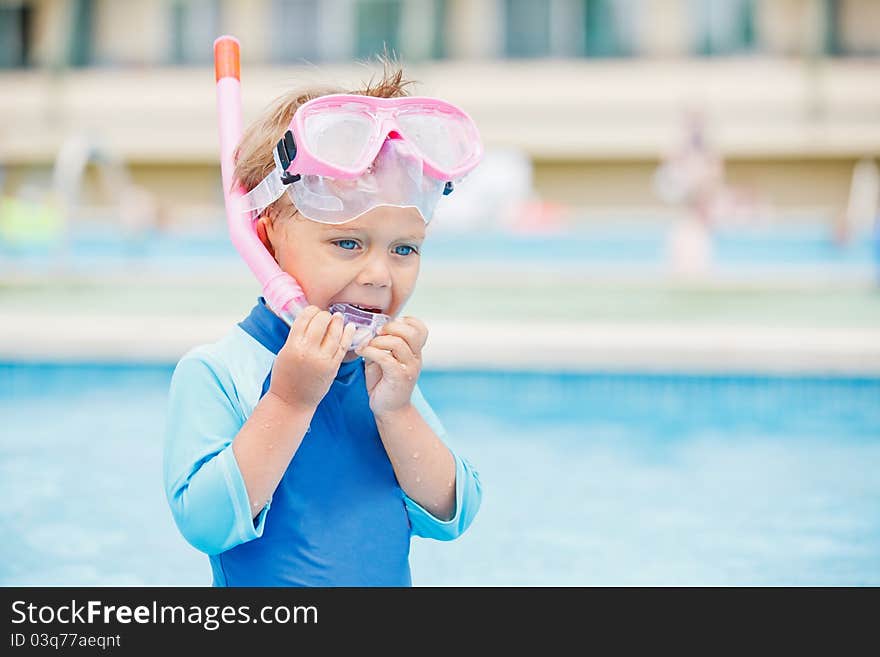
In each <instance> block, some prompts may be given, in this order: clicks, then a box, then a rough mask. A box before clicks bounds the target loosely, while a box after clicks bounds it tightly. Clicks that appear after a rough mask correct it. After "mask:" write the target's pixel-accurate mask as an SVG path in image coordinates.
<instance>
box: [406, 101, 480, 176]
mask: <svg viewBox="0 0 880 657" xmlns="http://www.w3.org/2000/svg"><path fill="white" fill-rule="evenodd" d="M397 121H398V123H399V125H400V129H401V132H403V133H404V137H406V139H407V140H409V141H411V142H412V143H413V144H415V145H416V147H417V148H418V149H419V151H420V152H421V153H422V154H423V155H424V156H425V157H426V158H428V159H429V160H431V161H432V162H433V163H434V164H435V165H437V166H438V167H439V168H441V169H447V170H451V169H456V168H458V167H459V166H461V165H462V164H464V163H465V162H466V161H467V160H468V159H469V158H470V157H471V156H472V155H473V151H474V143H475V140H474V137H473V136H472V135H471V134H470V130H469V129H468V122H467V121H466V120H465V119H464V117H458V116H455V115H453V114H444V113H441V112H437V111H436V110H429V109H424V110H422V109H418V110H406V111H403V112H401V113H400V114H399V115H398V117H397Z"/></svg>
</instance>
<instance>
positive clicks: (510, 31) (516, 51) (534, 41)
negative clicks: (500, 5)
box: [504, 0, 550, 57]
mask: <svg viewBox="0 0 880 657" xmlns="http://www.w3.org/2000/svg"><path fill="white" fill-rule="evenodd" d="M504 34H505V44H504V51H505V54H506V55H507V56H508V57H544V56H547V55H549V54H550V0H505V2H504Z"/></svg>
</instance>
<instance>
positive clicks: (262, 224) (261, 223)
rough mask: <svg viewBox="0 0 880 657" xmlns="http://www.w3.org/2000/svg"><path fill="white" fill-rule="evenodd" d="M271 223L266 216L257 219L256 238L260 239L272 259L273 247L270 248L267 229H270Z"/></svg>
mask: <svg viewBox="0 0 880 657" xmlns="http://www.w3.org/2000/svg"><path fill="white" fill-rule="evenodd" d="M271 223H272V218H271V217H269V216H268V215H266V214H264V215H262V216H261V217H260V218H259V219H257V237H259V238H260V241H261V242H262V243H263V246H265V247H266V250H267V251H268V252H269V254H270V255H271V256H272V257H273V258H274V257H275V247H273V246H272V241H271V240H270V239H269V229H270V228H271Z"/></svg>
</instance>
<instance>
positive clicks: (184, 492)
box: [164, 67, 481, 586]
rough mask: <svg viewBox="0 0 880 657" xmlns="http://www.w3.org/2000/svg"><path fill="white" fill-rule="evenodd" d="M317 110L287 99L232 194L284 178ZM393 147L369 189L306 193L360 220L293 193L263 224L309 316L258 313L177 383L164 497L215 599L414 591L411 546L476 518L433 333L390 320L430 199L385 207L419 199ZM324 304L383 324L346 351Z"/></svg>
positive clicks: (241, 158)
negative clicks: (300, 114)
mask: <svg viewBox="0 0 880 657" xmlns="http://www.w3.org/2000/svg"><path fill="white" fill-rule="evenodd" d="M408 84H410V83H409V82H407V81H405V80H404V79H403V75H402V71H400V70H397V71H396V72H394V73H389V71H388V69H387V67H386V72H385V75H384V77H383V79H382V80H381V81H380V82H379V83H378V84H376V85H373V84H368V85H366V86H365V88H363V89H360V90H358V91H354V92H349V93H355V94H359V95H363V96H373V97H379V98H402V97H405V96H407V93H406V91H405V87H406V86H407V85H408ZM327 93H330V92H328V90H313V91H310V92H307V93H302V94H292V95H288V96H286V97H283V98H281V99H279V100H278V101H276V103H275V105H274V106H273V107H270V108H268V110H267V111H266V112H265V113H264V114H263V116H262V117H261V118H260V119H258V120H257V121H256V122H254V123H253V124H252V125H251V126H250V127H249V128H248V129H247V130H246V131H245V134H244V136H243V138H242V140H241V143H240V144H239V147H238V150H237V152H236V167H235V178H236V180H238V181H239V182H240V183H241V185H242V186H243V187H244V188H245V189H246V190H253V189H254V188H255V187H257V186H258V185H259V184H260V183H261V181H264V180H265V179H266V178H267V176H268V175H270V174H271V173H272V172H273V170H275V168H276V167H277V166H279V165H278V163H277V158H275V159H273V150H274V149H275V145H276V144H277V143H278V141H279V139H281V138H282V137H283V136H284V134H285V130H286V129H287V126H288V124H290V122H291V119H292V117H293V115H294V113H295V112H296V110H297V109H298V108H300V107H301V106H302V105H303V104H304V103H306V102H307V101H309V100H311V99H314V98H317V97H324V96H325V95H326V94H327ZM332 93H342V92H336V91H334V92H332ZM319 118H320V117H319ZM332 129H336V130H343V129H344V126H343V128H339V127H337V128H332ZM330 137H334V138H337V137H336V136H334V135H330ZM384 137H385V135H383V138H384ZM391 137H392V139H390V140H389V139H386V140H385V144H384V145H383V147H382V151H381V152H380V154H379V155H378V156H377V157H376V159H375V161H374V163H373V165H371V166H370V168H369V170H367V171H366V172H365V173H364V174H363V175H362V179H359V180H358V181H354V182H353V181H341V184H340V185H339V186H337V187H334V186H333V185H334V184H335V183H333V181H328V180H326V179H320V180H318V178H320V177H317V176H314V177H312V178H313V180H311V182H312V183H315V184H316V185H323V187H322V188H321V189H323V190H324V192H322V193H326V194H327V195H328V196H327V198H331V197H332V198H331V200H332V199H333V198H336V197H339V198H341V199H342V200H343V201H344V204H348V203H351V202H352V198H354V197H349V196H345V194H347V193H348V192H347V191H345V190H349V191H351V188H352V185H355V186H356V187H357V189H358V190H359V191H358V194H359V195H358V196H357V197H356V198H357V199H358V200H359V201H360V202H361V206H358V208H359V209H364V208H366V209H367V211H366V212H361V213H360V214H358V215H357V216H356V217H354V218H352V219H348V220H346V221H339V220H338V218H337V220H335V221H334V222H333V223H327V222H326V218H325V217H322V216H321V208H322V207H331V206H333V204H332V203H331V204H330V206H327V205H326V204H324V205H322V203H321V202H315V203H312V200H313V197H312V196H309V194H314V193H315V189H317V188H316V187H314V186H313V187H312V188H309V189H306V190H305V191H303V190H304V189H305V188H303V187H302V186H301V184H300V185H290V187H291V188H294V187H295V188H296V189H297V190H299V191H298V192H297V193H298V194H299V196H296V195H295V194H292V195H288V194H282V195H281V197H280V198H278V200H276V201H274V202H272V203H271V204H270V205H269V206H268V207H266V208H265V209H264V210H262V213H261V215H260V217H259V219H258V223H257V232H258V234H259V236H260V239H261V241H262V242H263V244H264V245H265V247H266V249H268V250H269V252H270V253H271V254H272V256H273V257H274V258H275V260H276V261H277V262H278V264H279V265H280V267H281V269H283V270H284V271H285V272H287V273H289V274H291V275H292V276H293V277H294V278H295V279H296V281H297V282H298V283H299V284H300V286H301V287H302V289H303V291H304V292H305V295H306V297H307V298H308V300H309V303H310V304H311V305H310V306H308V307H307V308H306V309H305V310H303V311H302V312H300V313H299V314H298V315H297V317H296V319H295V320H294V321H293V323H292V325H289V324H288V323H286V322H285V321H284V320H282V318H281V317H279V316H278V315H276V314H275V313H274V312H273V311H272V310H271V309H270V308H269V307H268V306H267V305H266V303H265V300H264V299H263V298H260V299H259V300H258V302H257V304H256V305H255V306H254V308H253V310H252V311H251V312H250V315H249V316H248V317H246V318H245V319H244V320H243V321H242V322H241V323H239V324H238V325H237V326H235V327H234V328H233V329H232V330H231V331H230V333H229V334H228V335H227V336H226V337H224V338H223V339H221V340H219V341H218V342H216V343H213V344H208V345H202V346H199V347H197V348H195V349H193V350H191V351H190V352H188V353H187V354H186V355H185V356H183V358H182V359H181V360H180V362H179V363H178V364H177V367H176V368H175V370H174V374H173V377H172V380H171V387H170V398H169V408H168V416H167V432H166V439H165V452H164V484H165V492H166V496H167V499H168V503H169V505H170V507H171V511H172V514H173V516H174V520H175V522H176V524H177V526H178V528H179V530H180V532H181V533H182V534H183V536H184V537H185V538H186V540H187V541H188V542H189V543H190V544H192V545H193V546H194V547H195V548H196V549H198V550H200V551H202V552H205V553H206V554H208V555H209V557H210V563H211V568H212V571H213V584H214V586H411V583H412V581H411V576H410V567H409V548H410V538H411V536H412V535H416V536H422V537H426V538H433V539H438V540H450V539H454V538H456V537H458V536H460V535H461V534H462V533H463V532H464V531H465V530H466V529H467V528H468V526H469V525H470V524H471V522H472V520H473V519H474V516H475V515H476V513H477V510H478V509H479V506H480V500H481V489H480V481H479V478H478V474H477V472H476V471H475V470H474V468H473V466H471V465H470V464H469V463H468V461H466V460H465V459H463V458H461V457H460V456H458V455H456V454H454V453H453V452H452V451H451V450H450V449H449V448H448V447H447V446H446V445H445V444H444V442H443V439H444V437H445V436H446V432H445V430H444V428H443V425H442V424H441V423H440V421H439V419H438V418H437V416H436V415H435V414H434V412H433V411H432V409H431V407H430V406H429V405H428V403H427V401H426V400H425V398H424V396H423V395H422V393H421V391H420V390H419V386H418V384H417V382H418V378H419V374H420V372H421V367H422V349H423V347H424V345H425V342H426V340H427V337H428V329H427V328H426V326H425V324H424V323H423V322H422V321H421V320H419V319H417V318H415V317H409V316H400V315H399V314H400V312H401V310H402V309H403V307H404V306H405V304H406V302H407V300H408V299H409V298H410V295H411V294H412V292H413V290H414V288H415V285H416V280H417V278H418V274H419V256H420V251H421V248H422V243H423V241H424V239H425V229H426V225H427V222H428V220H429V219H430V214H431V212H432V211H433V207H431V206H432V205H433V204H435V203H436V201H437V200H439V198H440V194H439V192H438V194H436V195H435V196H436V198H435V197H434V196H431V195H428V194H426V193H422V196H420V198H421V199H422V201H420V204H418V206H417V207H416V206H413V205H407V204H405V203H402V202H401V203H395V202H394V201H396V200H401V199H404V198H408V197H407V196H406V193H405V192H406V190H407V189H409V187H412V185H413V184H414V183H413V182H412V181H411V180H409V178H408V177H407V176H408V175H409V174H408V173H407V172H410V173H411V171H410V169H407V168H406V166H405V164H406V163H407V162H411V161H416V163H417V164H418V168H417V175H421V171H422V166H421V162H420V161H418V160H417V158H415V156H414V155H413V153H414V152H416V151H413V150H412V149H409V150H407V148H406V146H407V145H406V144H405V140H404V139H402V138H398V137H399V135H391ZM349 138H350V135H346V134H345V133H344V131H343V133H341V134H340V135H338V140H339V143H343V144H344V143H345V140H346V139H349ZM386 151H387V152H386ZM401 163H403V164H401ZM412 171H415V169H412ZM380 174H382V175H380ZM386 174H387V175H386ZM414 175H415V174H414ZM411 177H412V176H410V178H411ZM306 178H308V177H306ZM377 181H379V182H380V183H381V184H376V183H377ZM304 182H305V181H304ZM419 184H421V183H419ZM346 185H347V187H346ZM371 185H372V187H371ZM407 186H409V187H407ZM423 187H424V185H423ZM441 187H442V183H441ZM334 190H335V191H334ZM364 190H366V191H364ZM370 190H372V191H370ZM448 191H449V190H448V186H447V189H446V193H448ZM422 192H424V189H422ZM420 193H421V192H420ZM364 194H366V195H367V196H366V197H365V196H364ZM334 195H335V196H334ZM291 196H292V197H293V198H295V199H300V201H299V202H297V203H294V201H293V200H292V198H291ZM398 196H399V197H400V198H399V199H398V198H397V197H398ZM321 198H325V197H323V196H322V197H321ZM364 198H367V201H368V202H367V203H366V205H364V204H363V201H364ZM424 199H427V201H425V200H424ZM333 207H337V206H333ZM334 303H348V304H353V305H356V306H359V307H361V308H363V309H367V310H370V311H372V312H381V313H384V314H385V315H388V316H390V317H391V320H390V321H388V323H386V324H385V325H384V326H383V327H382V329H380V330H379V332H378V334H377V335H376V336H375V337H374V338H373V339H372V340H371V341H369V342H368V343H364V344H362V345H360V346H359V347H357V349H355V350H352V349H351V346H352V339H353V333H354V325H353V324H350V323H349V324H344V322H343V319H342V316H341V315H340V314H339V313H335V314H331V313H330V312H329V311H328V308H329V307H330V306H331V305H332V304H334Z"/></svg>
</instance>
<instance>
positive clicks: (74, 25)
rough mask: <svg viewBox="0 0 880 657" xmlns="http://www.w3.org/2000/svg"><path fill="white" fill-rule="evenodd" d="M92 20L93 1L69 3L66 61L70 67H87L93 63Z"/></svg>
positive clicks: (78, 0)
mask: <svg viewBox="0 0 880 657" xmlns="http://www.w3.org/2000/svg"><path fill="white" fill-rule="evenodd" d="M94 20H95V3H94V1H93V0H73V2H71V3H70V27H69V31H68V36H69V41H68V51H67V61H68V63H69V64H70V65H71V66H89V65H91V64H92V63H93V62H92V60H93V59H94V53H93V51H92V42H93V39H94Z"/></svg>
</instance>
